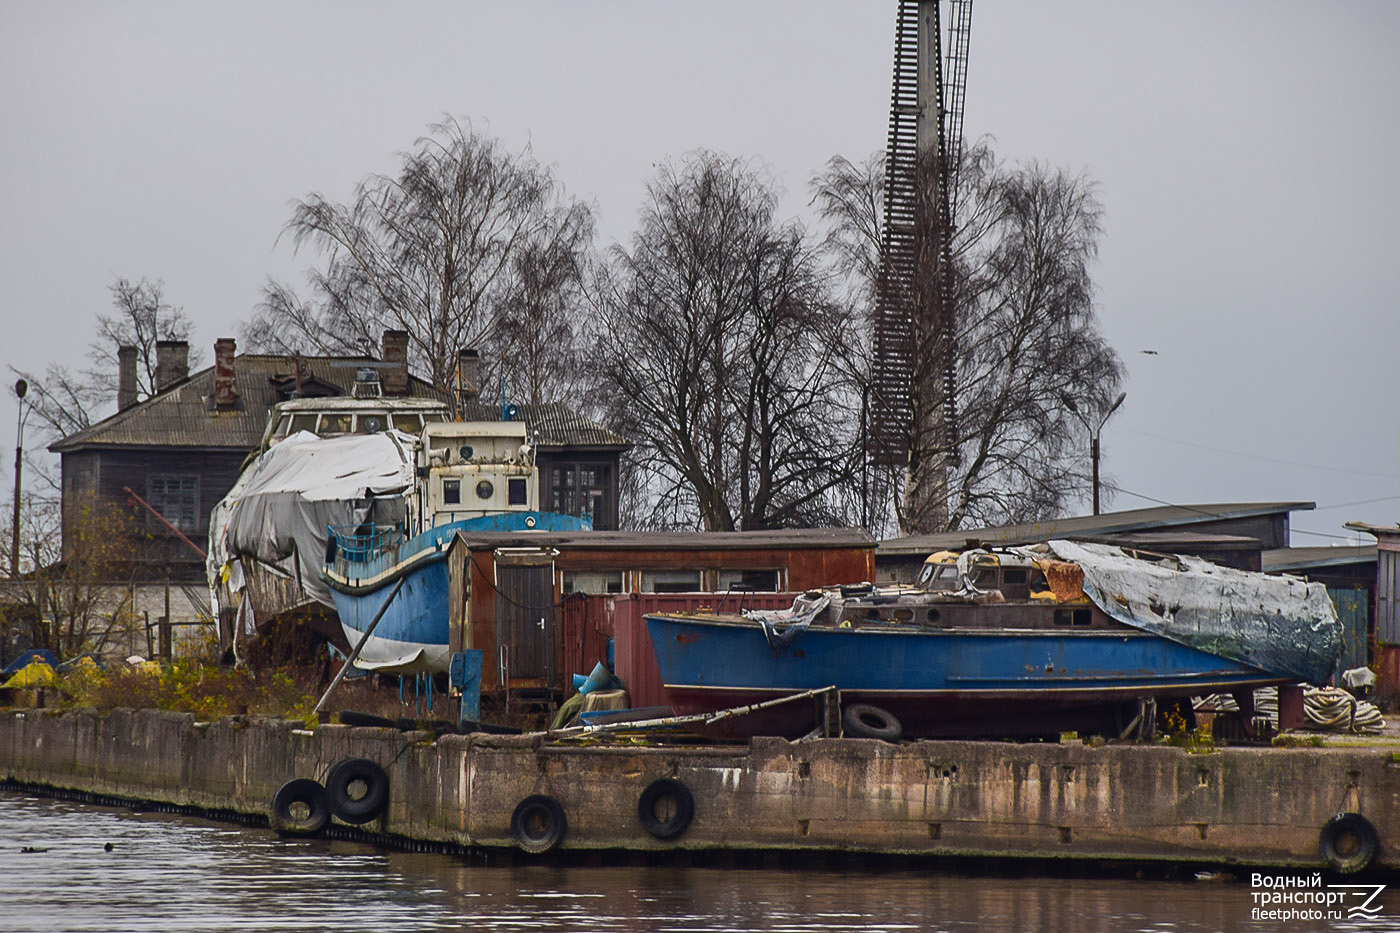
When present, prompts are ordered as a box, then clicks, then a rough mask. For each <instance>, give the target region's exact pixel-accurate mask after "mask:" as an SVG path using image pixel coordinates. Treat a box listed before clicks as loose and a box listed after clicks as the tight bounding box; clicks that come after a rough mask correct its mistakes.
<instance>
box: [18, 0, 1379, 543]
mask: <svg viewBox="0 0 1400 933" xmlns="http://www.w3.org/2000/svg"><path fill="white" fill-rule="evenodd" d="M894 11H895V4H894V2H893V0H859V2H858V0H846V2H815V0H807V2H776V0H775V2H756V0H744V2H723V3H721V2H709V0H698V2H691V3H675V2H657V0H653V2H649V3H643V2H631V3H623V2H604V0H594V2H587V3H581V2H572V3H563V2H558V3H528V2H509V3H507V2H504V0H501V2H495V3H468V2H454V3H422V2H420V3H414V2H396V3H392V4H391V3H387V2H385V3H378V2H376V3H371V2H345V0H339V2H333V3H332V2H296V3H289V2H282V0H278V2H247V0H244V2H239V3H231V2H228V3H219V4H216V3H187V2H180V3H174V2H170V3H154V2H152V3H147V2H140V3H138V2H89V3H75V2H59V0H34V2H28V0H26V2H20V0H0V169H2V170H0V205H3V207H2V208H0V209H2V210H3V215H0V216H3V220H0V313H2V314H3V315H4V321H5V324H6V327H5V336H4V338H3V340H0V363H5V364H8V365H11V366H16V367H19V368H24V369H36V370H40V369H42V368H43V366H44V364H45V363H46V362H48V361H58V362H63V363H68V364H71V365H80V364H83V363H84V362H85V360H84V352H85V349H86V344H87V343H88V341H89V340H90V339H91V333H92V325H93V316H94V314H95V313H97V312H101V311H105V310H107V308H108V303H109V300H110V299H109V295H108V286H109V285H110V284H111V283H112V281H113V279H114V278H115V277H116V276H125V277H129V278H133V279H135V278H140V277H143V276H145V277H149V278H151V279H157V278H159V279H163V280H164V281H165V286H166V289H165V293H166V297H167V298H168V299H169V300H170V301H172V302H173V303H175V304H177V305H179V306H181V307H183V308H184V309H185V311H186V312H187V313H188V314H189V316H190V317H191V318H192V319H193V320H194V322H195V324H196V329H195V335H194V341H195V342H196V343H197V344H198V345H200V346H202V347H204V348H205V351H204V352H205V357H206V359H207V358H208V357H209V355H210V350H209V347H210V346H212V343H213V341H214V339H215V338H216V337H220V336H236V334H237V330H238V327H237V325H238V323H239V322H241V321H243V320H245V319H246V318H247V317H248V316H249V315H250V313H251V311H252V309H253V307H254V305H255V304H256V303H257V301H258V297H259V291H260V289H261V287H262V285H263V283H264V281H265V280H266V278H267V277H268V276H269V275H275V276H278V277H281V278H285V279H289V280H291V281H293V282H295V283H297V284H300V272H299V270H300V269H301V268H302V266H303V264H304V263H303V260H305V259H307V258H309V257H305V256H304V257H302V260H298V258H297V257H295V256H294V255H293V254H292V252H291V249H290V247H289V245H288V244H287V243H286V242H283V243H281V244H278V243H277V236H278V233H279V232H280V231H281V228H282V225H283V223H284V222H285V221H286V219H287V217H288V215H289V209H288V202H289V201H291V200H292V199H294V198H300V197H304V196H305V195H307V194H308V193H310V192H312V191H318V192H321V193H323V194H325V195H326V196H327V197H330V198H332V199H334V200H345V199H347V198H348V197H349V196H350V194H351V192H352V189H353V186H354V184H355V183H356V182H357V181H358V180H359V179H361V178H363V177H364V176H365V175H367V174H369V173H372V172H386V173H387V172H393V171H394V169H395V168H396V166H397V164H398V154H399V153H401V152H403V151H404V150H407V149H409V148H411V147H412V145H413V142H414V140H415V139H416V138H417V137H418V136H420V135H421V134H422V133H423V132H424V131H425V129H426V128H427V126H428V124H430V123H432V122H434V121H435V120H437V119H439V118H441V117H442V116H443V115H444V114H451V115H454V116H457V117H459V118H466V119H469V120H471V121H473V122H474V123H475V124H476V125H477V126H478V127H479V128H483V129H487V130H489V131H490V132H491V133H492V134H494V135H496V136H499V137H500V138H501V139H502V140H503V141H504V142H505V143H506V144H507V145H508V146H510V147H511V148H519V147H522V146H524V145H526V144H529V145H530V146H531V147H532V148H533V152H534V154H535V156H536V157H537V158H538V159H539V160H540V161H542V162H545V163H547V164H550V165H552V166H554V168H555V169H556V171H557V174H558V176H559V178H560V179H561V180H562V181H563V183H564V184H565V186H566V187H567V189H568V191H569V192H570V193H571V194H573V195H575V196H578V197H581V198H584V199H587V200H590V201H593V202H594V203H595V204H596V206H597V208H598V209H599V212H600V215H601V223H600V229H601V231H602V234H603V240H602V244H601V245H606V243H607V242H610V241H612V240H616V239H623V238H626V237H627V236H628V235H629V232H630V230H631V223H632V219H633V217H634V216H635V214H636V211H637V208H638V206H639V204H640V199H641V195H642V191H643V188H644V185H645V184H646V182H647V180H648V179H649V177H650V176H651V174H652V172H653V166H654V165H655V164H656V163H657V162H659V161H660V160H663V159H666V158H668V157H675V156H679V155H682V154H684V153H685V152H687V151H689V150H692V149H695V148H697V147H708V148H711V149H716V150H720V151H722V152H725V153H728V154H730V155H735V156H746V157H748V156H752V157H758V158H761V159H762V160H764V161H766V162H767V163H768V164H769V165H770V166H771V167H772V168H773V170H774V171H775V172H776V173H778V174H779V175H780V177H781V178H782V179H783V181H784V184H785V186H786V189H787V191H788V192H789V197H788V203H787V210H788V211H789V212H790V213H792V214H801V213H803V212H805V211H806V201H807V197H806V187H807V182H808V179H809V178H810V177H811V175H812V174H813V173H814V172H816V171H817V170H819V169H820V168H821V167H822V166H823V165H824V164H825V162H826V161H827V160H828V159H829V158H830V157H832V156H833V155H837V154H841V155H845V156H847V157H850V158H852V159H857V158H863V157H864V156H866V155H868V154H869V153H871V152H873V151H875V150H876V149H878V148H880V147H881V146H883V144H884V137H885V127H886V120H887V113H888V107H889V83H890V72H891V52H892V38H893V23H894ZM1397 42H1400V3H1396V2H1392V0H1371V2H1362V0H1337V2H1332V3H1327V4H1318V3H1303V2H1283V0H1259V2H1243V0H1211V2H1176V3H1155V4H1147V3H1123V2H1121V0H1098V2H1090V0H1061V2H1057V3H1045V2H1032V0H978V3H977V4H976V6H975V11H974V16H973V28H972V46H971V57H970V67H969V77H968V89H967V105H966V127H965V129H966V131H967V134H968V136H969V137H979V136H984V135H986V136H991V137H993V138H994V148H995V149H996V151H997V153H998V155H999V156H1001V157H1003V158H1006V159H1008V160H1013V161H1031V160H1036V161H1040V162H1043V163H1046V164H1049V165H1053V166H1063V167H1066V168H1069V169H1071V170H1074V171H1080V170H1082V171H1084V172H1086V173H1087V174H1088V175H1089V176H1091V177H1093V178H1094V179H1097V181H1098V183H1099V195H1100V198H1101V200H1102V202H1103V204H1104V206H1105V209H1106V214H1107V216H1106V234H1105V236H1104V238H1103V242H1102V249H1101V253H1100V258H1099V261H1098V263H1097V266H1096V267H1095V270H1094V273H1095V279H1096V282H1097V287H1098V306H1099V314H1100V317H1101V321H1102V325H1103V328H1104V330H1105V332H1106V333H1107V335H1108V337H1109V339H1110V340H1111V342H1112V343H1113V345H1114V346H1115V347H1116V348H1117V349H1118V351H1119V353H1120V354H1121V355H1122V356H1123V359H1124V361H1125V362H1126V363H1127V365H1128V370H1129V378H1128V381H1127V386H1126V387H1127V392H1128V397H1127V401H1126V403H1125V404H1124V406H1123V408H1122V409H1121V410H1120V411H1119V413H1118V414H1116V415H1115V416H1114V417H1113V419H1112V420H1111V421H1110V422H1109V424H1108V426H1107V428H1106V429H1105V431H1104V435H1103V446H1104V456H1105V462H1104V468H1105V471H1106V473H1107V474H1108V475H1109V476H1111V478H1112V479H1113V480H1114V481H1115V482H1116V483H1117V484H1118V485H1120V486H1121V487H1122V489H1124V490H1127V491H1130V493H1131V494H1129V492H1122V493H1119V494H1118V495H1117V496H1116V497H1115V498H1114V499H1113V501H1112V505H1111V507H1112V508H1136V507H1141V506H1145V505H1151V504H1153V503H1152V500H1161V501H1166V502H1173V503H1193V502H1225V501H1274V500H1305V501H1315V502H1317V503H1318V505H1319V507H1320V508H1319V510H1318V511H1317V512H1315V513H1311V514H1309V513H1299V514H1295V516H1294V530H1295V536H1294V543H1295V544H1300V545H1301V544H1326V543H1329V542H1335V541H1336V540H1337V539H1335V538H1328V537H1322V536H1312V535H1304V534H1299V533H1298V531H1299V530H1306V531H1312V532H1321V533H1324V534H1327V535H1339V536H1340V535H1345V534H1346V532H1345V531H1344V529H1343V528H1342V527H1341V526H1342V523H1343V522H1345V521H1347V520H1352V519H1361V520H1366V521H1372V522H1376V523H1390V522H1394V521H1396V520H1397V518H1400V413H1398V412H1400V408H1398V407H1397V404H1396V401H1397V397H1400V391H1397V386H1400V377H1397V359H1398V358H1400V354H1397V350H1400V318H1398V317H1397V311H1398V310H1400V309H1398V308H1397V303H1400V302H1397V285H1396V279H1397V268H1398V267H1400V263H1398V262H1397V254H1400V233H1397V227H1396V224H1397V214H1400V168H1397V153H1400V119H1397V100H1396V98H1397V92H1400V55H1397V54H1396V53H1395V46H1396V44H1397ZM1145 350H1151V351H1155V352H1154V353H1151V354H1148V353H1144V352H1142V351H1145ZM7 381H8V380H7ZM14 416H15V409H14V402H13V398H12V397H8V396H7V397H5V398H4V399H3V401H0V438H7V437H11V436H13V434H14V430H15V421H14ZM5 443H8V441H6V442H5ZM1143 497H1148V498H1143ZM1366 500H1377V501H1366ZM1351 503H1354V504H1351ZM1085 510H1086V511H1087V506H1086V508H1085ZM1365 540H1366V541H1367V542H1368V543H1369V541H1370V539H1369V538H1366V539H1365Z"/></svg>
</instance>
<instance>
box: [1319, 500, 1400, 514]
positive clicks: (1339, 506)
mask: <svg viewBox="0 0 1400 933" xmlns="http://www.w3.org/2000/svg"><path fill="white" fill-rule="evenodd" d="M1396 499H1400V496H1381V497H1380V498H1379V499H1357V500H1356V501H1355V502H1338V503H1337V504H1336V505H1319V506H1318V507H1317V508H1316V509H1314V511H1317V512H1321V511H1323V510H1324V509H1344V508H1346V507H1347V506H1349V505H1372V504H1373V503H1376V502H1394V501H1395V500H1396Z"/></svg>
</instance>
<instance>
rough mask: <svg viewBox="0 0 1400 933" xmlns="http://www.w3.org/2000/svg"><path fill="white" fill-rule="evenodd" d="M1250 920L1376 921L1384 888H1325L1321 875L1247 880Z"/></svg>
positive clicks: (1271, 876)
mask: <svg viewBox="0 0 1400 933" xmlns="http://www.w3.org/2000/svg"><path fill="white" fill-rule="evenodd" d="M1249 886H1250V887H1251V888H1253V889H1254V891H1253V898H1254V909H1253V910H1252V911H1251V912H1250V919H1252V920H1375V919H1376V918H1377V917H1379V916H1381V905H1380V896H1381V892H1382V891H1384V890H1385V885H1383V884H1327V885H1324V884H1323V883H1322V875H1321V874H1320V873H1316V872H1315V873H1313V874H1311V875H1301V876H1292V875H1261V874H1258V873H1255V874H1253V875H1251V876H1250V881H1249Z"/></svg>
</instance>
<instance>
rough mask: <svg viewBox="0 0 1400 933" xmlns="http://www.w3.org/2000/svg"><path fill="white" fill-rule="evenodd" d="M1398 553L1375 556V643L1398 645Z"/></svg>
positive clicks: (1399, 636) (1399, 590)
mask: <svg viewBox="0 0 1400 933" xmlns="http://www.w3.org/2000/svg"><path fill="white" fill-rule="evenodd" d="M1397 603H1400V551H1381V552H1379V553H1378V554H1377V555H1376V641H1378V642H1380V643H1381V644H1383V645H1400V605H1397Z"/></svg>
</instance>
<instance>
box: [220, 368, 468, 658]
mask: <svg viewBox="0 0 1400 933" xmlns="http://www.w3.org/2000/svg"><path fill="white" fill-rule="evenodd" d="M352 392H353V394H352V395H349V396H345V395H335V396H318V397H315V398H297V399H292V400H290V401H285V402H279V403H278V404H277V405H275V406H274V407H273V408H272V410H271V412H269V415H268V419H267V424H266V427H265V428H264V430H263V436H262V439H261V441H260V442H259V444H258V446H257V447H256V448H254V449H253V450H252V452H251V453H249V455H248V458H247V460H246V461H245V462H244V464H243V467H242V469H241V471H240V473H239V476H238V479H237V480H236V481H235V482H234V485H233V487H232V488H231V489H230V490H229V492H228V494H227V495H225V496H224V498H223V499H222V500H220V502H219V503H218V504H217V505H215V507H214V509H213V511H212V513H211V514H210V517H209V556H208V558H207V566H206V571H207V574H208V579H209V588H210V594H211V596H212V602H213V610H214V614H215V615H216V616H219V617H221V618H222V617H224V616H225V615H228V616H230V617H234V618H237V619H238V620H239V622H238V630H239V631H242V632H244V633H246V634H252V633H253V632H255V631H258V630H261V629H262V628H263V627H264V626H267V625H269V624H271V623H273V622H274V621H275V620H278V619H287V620H294V621H295V622H297V623H304V624H307V625H309V626H310V627H311V628H312V629H314V630H315V631H317V632H319V633H320V634H321V635H322V636H324V637H326V638H329V639H331V640H332V641H336V642H339V641H341V633H340V625H339V623H338V622H337V621H336V619H335V609H334V605H333V602H332V600H331V595H330V590H329V589H328V588H327V587H326V585H325V584H324V583H323V582H322V581H321V575H320V574H321V555H322V554H323V553H324V552H325V548H326V526H327V525H328V524H346V523H359V522H363V521H372V522H374V521H377V522H387V521H390V520H393V518H394V516H396V515H397V514H398V513H399V511H401V508H400V507H399V505H398V502H399V500H400V498H401V497H402V495H403V494H404V492H405V491H406V490H407V489H409V488H410V487H411V486H412V485H413V482H414V476H413V462H412V448H413V445H414V443H415V441H416V439H417V438H418V436H419V435H420V434H421V433H422V430H423V426H424V425H425V424H435V423H439V422H445V421H447V420H448V419H449V418H450V417H451V411H450V410H449V408H448V406H447V404H446V403H445V402H443V401H441V400H439V399H434V398H422V397H416V396H403V397H400V396H394V397H389V396H385V395H383V393H382V391H381V390H380V386H379V381H378V374H377V371H376V370H375V369H373V368H366V369H363V370H362V371H360V372H358V373H357V374H356V382H355V384H354V387H353V389H352Z"/></svg>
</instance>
